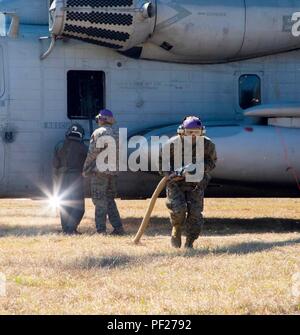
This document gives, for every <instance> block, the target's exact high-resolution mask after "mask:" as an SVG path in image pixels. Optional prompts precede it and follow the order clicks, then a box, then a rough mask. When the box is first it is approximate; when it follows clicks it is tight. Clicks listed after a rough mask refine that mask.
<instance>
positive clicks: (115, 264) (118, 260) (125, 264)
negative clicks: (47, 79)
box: [66, 239, 300, 270]
mask: <svg viewBox="0 0 300 335" xmlns="http://www.w3.org/2000/svg"><path fill="white" fill-rule="evenodd" d="M298 244H300V239H291V240H287V241H274V242H243V243H237V244H232V245H228V246H226V247H220V248H216V249H209V248H203V249H193V250H172V252H171V253H164V252H159V253H150V254H146V255H143V256H128V255H123V254H119V255H113V256H103V257H102V256H99V257H95V256H93V257H85V258H83V259H79V260H76V261H74V262H72V263H70V264H68V265H67V266H66V267H67V268H68V269H73V270H74V269H76V270H78V269H80V270H90V269H95V268H96V269H97V268H99V269H100V268H102V269H116V268H119V269H122V268H129V267H133V266H136V265H141V264H150V263H151V262H153V261H157V259H159V258H165V257H167V258H173V259H174V258H179V257H185V258H203V257H206V256H218V255H247V254H254V253H258V252H263V251H271V250H273V249H274V248H280V247H288V246H294V245H298Z"/></svg>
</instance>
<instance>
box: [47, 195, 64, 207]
mask: <svg viewBox="0 0 300 335" xmlns="http://www.w3.org/2000/svg"><path fill="white" fill-rule="evenodd" d="M48 201H49V205H50V207H51V208H52V209H57V208H60V206H61V198H60V197H59V196H57V195H53V196H51V197H49V200H48Z"/></svg>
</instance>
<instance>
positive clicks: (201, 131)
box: [184, 128, 205, 136]
mask: <svg viewBox="0 0 300 335" xmlns="http://www.w3.org/2000/svg"><path fill="white" fill-rule="evenodd" d="M204 134H205V128H203V129H185V130H184V135H185V136H203V135H204Z"/></svg>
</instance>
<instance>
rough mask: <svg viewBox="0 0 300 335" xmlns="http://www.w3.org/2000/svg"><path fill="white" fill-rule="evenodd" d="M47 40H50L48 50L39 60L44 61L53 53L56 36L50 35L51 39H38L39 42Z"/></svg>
mask: <svg viewBox="0 0 300 335" xmlns="http://www.w3.org/2000/svg"><path fill="white" fill-rule="evenodd" d="M49 38H51V43H50V45H49V48H48V50H47V51H46V52H44V53H43V54H41V56H40V59H41V60H44V59H46V58H47V57H48V56H49V55H50V54H51V52H52V51H53V49H54V47H55V43H56V36H54V35H51V37H48V36H47V37H40V41H43V40H48V39H49Z"/></svg>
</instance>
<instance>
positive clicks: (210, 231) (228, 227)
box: [123, 217, 300, 236]
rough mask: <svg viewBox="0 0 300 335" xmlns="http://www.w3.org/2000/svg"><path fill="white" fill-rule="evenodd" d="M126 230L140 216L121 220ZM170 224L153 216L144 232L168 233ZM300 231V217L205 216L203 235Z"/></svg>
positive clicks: (133, 227) (132, 230)
mask: <svg viewBox="0 0 300 335" xmlns="http://www.w3.org/2000/svg"><path fill="white" fill-rule="evenodd" d="M123 222H124V224H125V226H126V228H127V231H128V232H129V233H135V232H136V231H137V229H138V227H139V225H140V224H141V222H142V218H138V219H137V218H126V219H125V220H123ZM170 231H171V226H170V222H169V220H168V219H167V218H158V217H154V218H152V219H151V222H150V225H149V227H148V229H147V231H146V233H145V235H147V236H155V235H166V236H168V235H170ZM291 232H300V218H299V220H295V219H285V218H268V217H266V218H254V219H244V218H243V219H240V218H232V219H231V218H225V219H220V218H207V219H205V220H204V228H203V235H208V236H218V235H235V234H251V233H252V234H263V233H291Z"/></svg>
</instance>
